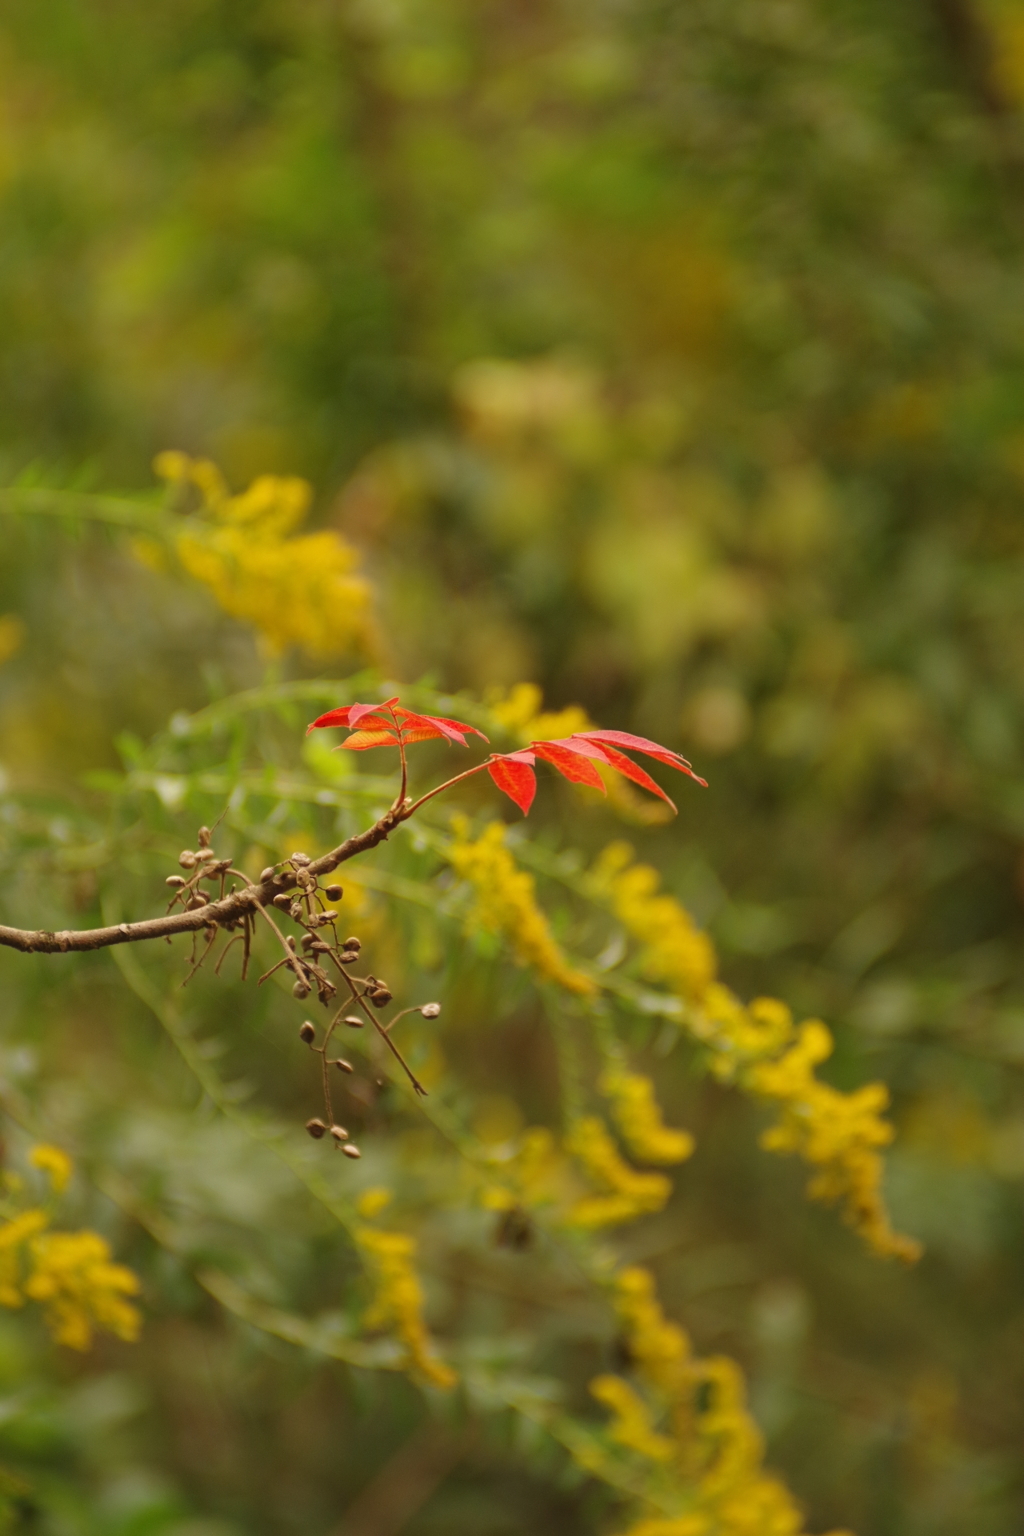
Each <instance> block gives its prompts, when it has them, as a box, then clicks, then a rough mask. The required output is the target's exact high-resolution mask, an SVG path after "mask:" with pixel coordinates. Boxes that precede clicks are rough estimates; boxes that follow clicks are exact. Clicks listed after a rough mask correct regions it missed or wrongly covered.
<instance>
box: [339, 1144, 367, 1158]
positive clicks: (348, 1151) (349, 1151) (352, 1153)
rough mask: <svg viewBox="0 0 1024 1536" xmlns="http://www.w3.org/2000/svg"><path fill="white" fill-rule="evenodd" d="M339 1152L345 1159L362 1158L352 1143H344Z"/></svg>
mask: <svg viewBox="0 0 1024 1536" xmlns="http://www.w3.org/2000/svg"><path fill="white" fill-rule="evenodd" d="M341 1150H342V1151H343V1152H344V1154H345V1156H346V1157H362V1155H363V1154H362V1153H361V1152H360V1150H359V1148H358V1147H357V1146H356V1144H355V1142H354V1141H346V1143H345V1145H344V1146H343V1147H342V1149H341Z"/></svg>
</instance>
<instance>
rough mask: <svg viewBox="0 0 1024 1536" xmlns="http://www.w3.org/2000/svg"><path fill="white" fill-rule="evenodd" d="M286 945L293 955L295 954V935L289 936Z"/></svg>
mask: <svg viewBox="0 0 1024 1536" xmlns="http://www.w3.org/2000/svg"><path fill="white" fill-rule="evenodd" d="M285 943H286V944H287V945H288V948H289V949H290V950H291V952H292V954H294V953H295V935H294V934H292V933H290V934H289V935H288V937H287V938H286V939H285Z"/></svg>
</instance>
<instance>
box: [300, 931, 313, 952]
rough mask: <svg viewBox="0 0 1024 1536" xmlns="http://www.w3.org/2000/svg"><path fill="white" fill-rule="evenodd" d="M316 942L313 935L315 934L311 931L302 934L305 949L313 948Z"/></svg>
mask: <svg viewBox="0 0 1024 1536" xmlns="http://www.w3.org/2000/svg"><path fill="white" fill-rule="evenodd" d="M315 943H316V940H315V939H314V937H313V935H312V934H311V933H304V934H303V935H302V947H303V949H312V948H313V945H314V944H315Z"/></svg>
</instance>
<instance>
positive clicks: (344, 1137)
mask: <svg viewBox="0 0 1024 1536" xmlns="http://www.w3.org/2000/svg"><path fill="white" fill-rule="evenodd" d="M331 1135H332V1136H333V1137H334V1139H335V1141H348V1131H346V1129H345V1127H344V1126H343V1125H332V1126H331Z"/></svg>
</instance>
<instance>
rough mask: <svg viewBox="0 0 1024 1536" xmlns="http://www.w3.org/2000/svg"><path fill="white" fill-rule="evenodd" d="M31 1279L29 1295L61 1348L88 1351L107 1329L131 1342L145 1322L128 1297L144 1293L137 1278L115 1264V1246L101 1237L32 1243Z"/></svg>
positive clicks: (59, 1236)
mask: <svg viewBox="0 0 1024 1536" xmlns="http://www.w3.org/2000/svg"><path fill="white" fill-rule="evenodd" d="M29 1252H30V1255H31V1260H32V1266H33V1268H32V1274H31V1275H30V1277H29V1279H28V1280H27V1281H26V1282H25V1295H26V1296H28V1297H29V1298H30V1299H31V1300H32V1301H38V1302H40V1303H41V1304H42V1307H43V1314H44V1316H45V1318H46V1322H47V1325H48V1327H49V1329H50V1332H51V1333H52V1334H53V1336H54V1338H55V1339H56V1341H57V1343H58V1344H66V1345H68V1346H69V1347H70V1348H71V1349H88V1348H89V1346H90V1345H91V1343H92V1338H93V1330H94V1329H95V1328H102V1329H104V1330H105V1331H106V1332H108V1333H113V1334H116V1335H117V1337H118V1338H120V1339H126V1340H128V1341H129V1342H131V1341H133V1340H135V1339H137V1338H138V1335H139V1329H140V1327H141V1324H142V1319H141V1317H140V1315H139V1312H138V1309H137V1308H136V1307H133V1306H132V1304H131V1303H130V1302H129V1301H126V1300H125V1297H126V1296H135V1295H137V1294H138V1292H139V1281H138V1278H137V1277H136V1276H135V1275H134V1274H133V1273H132V1271H131V1270H130V1269H127V1268H126V1267H125V1266H124V1265H123V1264H114V1263H112V1262H111V1254H110V1247H109V1245H108V1244H107V1243H106V1242H105V1240H104V1239H103V1238H102V1237H100V1235H99V1233H97V1232H46V1233H43V1234H41V1235H40V1236H38V1237H34V1238H32V1240H31V1242H30V1244H29Z"/></svg>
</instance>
